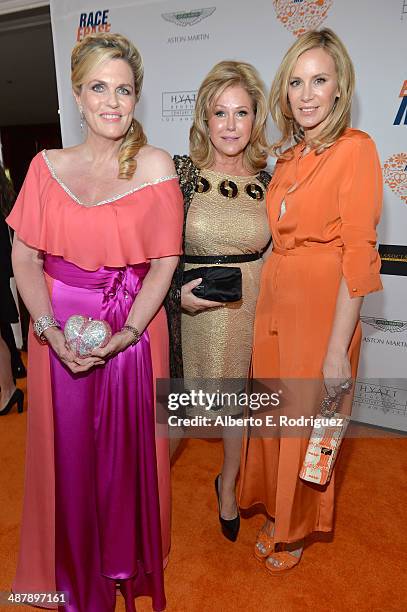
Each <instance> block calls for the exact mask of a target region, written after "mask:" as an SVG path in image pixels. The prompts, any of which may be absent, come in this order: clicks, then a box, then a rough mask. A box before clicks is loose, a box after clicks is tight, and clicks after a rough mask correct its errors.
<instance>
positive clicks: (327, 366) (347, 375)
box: [322, 351, 352, 397]
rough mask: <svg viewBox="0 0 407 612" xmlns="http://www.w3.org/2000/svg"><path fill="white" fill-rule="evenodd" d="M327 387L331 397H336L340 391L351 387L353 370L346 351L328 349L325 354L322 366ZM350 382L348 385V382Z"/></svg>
mask: <svg viewBox="0 0 407 612" xmlns="http://www.w3.org/2000/svg"><path fill="white" fill-rule="evenodd" d="M322 373H323V375H324V382H325V387H326V390H327V392H328V395H329V396H330V397H335V396H336V395H338V394H339V393H341V392H343V391H346V390H348V389H349V388H350V384H349V381H350V382H351V378H352V370H351V367H350V361H349V357H348V354H347V353H346V352H343V353H341V352H333V351H328V353H327V354H326V355H325V359H324V363H323V366H322ZM347 383H348V385H347V387H346V384H347Z"/></svg>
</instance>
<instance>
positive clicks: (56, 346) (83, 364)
mask: <svg viewBox="0 0 407 612" xmlns="http://www.w3.org/2000/svg"><path fill="white" fill-rule="evenodd" d="M44 336H45V338H46V339H47V342H48V344H49V345H50V347H51V348H52V349H53V351H54V352H55V353H56V354H57V356H58V357H59V359H60V360H61V361H62V363H63V364H65V365H66V366H67V367H68V368H69V369H70V370H71V372H73V373H74V374H78V373H80V372H87V371H88V370H90V368H93V367H94V366H97V365H104V364H105V362H104V361H103V359H101V358H100V357H95V356H90V357H78V356H77V355H75V353H74V352H73V351H72V350H71V349H70V348H68V346H67V344H66V340H65V336H64V334H63V333H62V331H61V330H60V329H58V327H49V328H48V329H46V330H45V332H44Z"/></svg>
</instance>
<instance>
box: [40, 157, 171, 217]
mask: <svg viewBox="0 0 407 612" xmlns="http://www.w3.org/2000/svg"><path fill="white" fill-rule="evenodd" d="M41 154H42V159H43V160H44V162H45V165H46V166H47V168H48V170H49V173H50V175H51V177H52V178H53V179H54V180H55V181H56V182H57V183H58V185H59V186H60V187H61V188H62V189H63V190H64V191H65V193H66V194H67V195H68V196H69V197H70V198H71V200H73V202H76V204H78V205H79V206H83V207H84V208H95V207H97V206H103V205H105V204H111V203H112V202H117V201H118V200H121V199H123V198H125V197H127V196H129V195H131V194H133V193H136V191H141V189H145V188H146V187H151V186H152V185H158V184H159V183H163V182H165V181H170V180H172V179H175V178H178V176H177V175H176V174H172V175H168V176H162V177H160V178H158V179H155V180H154V181H151V182H146V183H142V184H141V185H137V186H136V187H133V188H132V189H129V190H128V191H125V192H124V193H120V194H117V195H115V196H113V197H111V198H107V199H105V200H101V201H100V202H96V203H95V204H85V203H84V202H81V201H80V199H79V198H78V197H77V196H76V195H75V194H74V193H73V192H72V191H71V190H70V189H69V187H68V185H66V184H65V183H64V181H63V180H62V179H60V178H59V176H58V174H57V173H56V171H55V168H54V166H53V165H52V164H51V162H50V160H49V158H48V156H47V152H46V150H45V149H44V150H43V151H41Z"/></svg>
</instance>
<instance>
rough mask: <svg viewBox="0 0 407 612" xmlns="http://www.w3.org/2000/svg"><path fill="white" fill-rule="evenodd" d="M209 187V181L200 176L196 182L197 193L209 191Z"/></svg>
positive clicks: (210, 187) (210, 186)
mask: <svg viewBox="0 0 407 612" xmlns="http://www.w3.org/2000/svg"><path fill="white" fill-rule="evenodd" d="M211 189H212V185H211V184H210V182H209V181H208V180H207V179H206V178H204V177H203V176H200V177H199V179H198V182H197V184H196V187H195V191H196V192H197V193H206V192H207V191H210V190H211Z"/></svg>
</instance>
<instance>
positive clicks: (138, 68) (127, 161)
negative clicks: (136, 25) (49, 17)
mask: <svg viewBox="0 0 407 612" xmlns="http://www.w3.org/2000/svg"><path fill="white" fill-rule="evenodd" d="M112 59H123V60H125V61H126V62H127V63H128V64H129V66H130V68H131V71H132V73H133V77H134V91H135V96H136V102H137V101H138V99H139V98H140V94H141V87H142V84H143V76H144V67H143V60H142V57H141V55H140V53H139V51H138V50H137V49H136V47H135V46H134V45H133V43H132V42H130V41H129V40H128V39H127V38H126V37H125V36H122V35H121V34H107V33H106V34H105V33H101V34H89V36H86V37H85V38H84V39H83V40H81V42H79V43H78V44H77V45H75V47H74V49H73V51H72V56H71V81H72V88H73V90H74V92H75V93H76V94H77V95H80V92H81V87H82V85H83V83H84V82H85V80H86V77H87V75H88V74H89V73H90V72H91V71H92V70H94V69H95V68H96V67H97V66H99V65H100V64H102V63H103V62H105V61H106V60H112ZM146 143H147V138H146V136H145V134H144V131H143V127H142V125H141V124H140V123H139V122H138V121H137V120H136V119H135V118H134V117H133V119H132V122H131V124H130V127H129V129H128V130H127V133H126V135H125V137H124V138H123V141H122V143H121V145H120V149H119V157H118V159H119V178H122V179H131V178H132V176H133V174H134V172H135V170H136V166H137V163H136V161H135V159H134V157H135V155H137V153H138V152H139V150H140V149H141V147H142V146H143V145H145V144H146Z"/></svg>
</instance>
